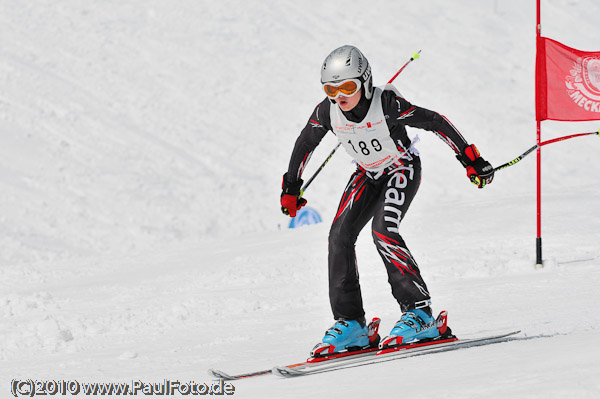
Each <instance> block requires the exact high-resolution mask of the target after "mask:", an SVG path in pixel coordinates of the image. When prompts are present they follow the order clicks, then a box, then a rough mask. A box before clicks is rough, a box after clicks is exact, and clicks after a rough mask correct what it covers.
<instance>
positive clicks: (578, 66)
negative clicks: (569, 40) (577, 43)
mask: <svg viewBox="0 0 600 399" xmlns="http://www.w3.org/2000/svg"><path fill="white" fill-rule="evenodd" d="M535 90H536V119H537V120H538V121H543V120H546V119H552V120H556V121H592V120H599V119H600V52H588V51H580V50H576V49H574V48H571V47H567V46H565V45H564V44H562V43H559V42H557V41H555V40H552V39H548V38H545V37H538V42H537V57H536V79H535Z"/></svg>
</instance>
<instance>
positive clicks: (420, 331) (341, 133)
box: [281, 45, 494, 353]
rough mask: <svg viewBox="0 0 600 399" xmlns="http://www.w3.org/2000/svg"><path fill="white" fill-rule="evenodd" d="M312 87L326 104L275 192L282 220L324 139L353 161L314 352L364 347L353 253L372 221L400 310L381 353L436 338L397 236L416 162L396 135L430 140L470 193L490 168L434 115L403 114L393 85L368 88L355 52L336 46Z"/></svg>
mask: <svg viewBox="0 0 600 399" xmlns="http://www.w3.org/2000/svg"><path fill="white" fill-rule="evenodd" d="M321 83H322V84H323V89H324V90H325V94H326V95H327V97H326V98H325V99H324V100H323V101H322V102H321V103H320V104H319V105H317V107H316V108H315V110H314V111H313V113H312V115H311V117H310V119H309V121H308V123H307V125H306V126H305V127H304V129H302V132H301V133H300V136H299V137H298V139H297V140H296V143H295V146H294V150H293V152H292V155H291V158H290V163H289V167H288V170H287V172H286V173H285V174H284V175H283V184H282V186H283V190H282V193H281V209H282V212H283V213H284V214H286V215H289V216H291V217H295V216H296V212H297V211H298V210H299V209H300V208H301V207H303V206H304V205H305V204H306V202H307V201H306V199H304V198H302V196H301V195H302V193H301V192H300V189H301V187H302V184H303V180H302V179H301V176H302V173H303V171H304V169H305V167H306V164H307V163H308V161H309V159H310V157H311V155H312V153H313V151H314V150H315V148H316V147H317V145H318V144H319V142H320V141H321V139H322V138H323V137H324V136H325V134H326V133H327V132H328V131H332V132H333V133H334V134H335V135H336V137H337V138H338V140H339V141H340V143H341V144H342V146H343V147H344V149H345V150H346V151H347V152H348V154H350V156H351V157H352V158H354V159H355V160H356V163H357V169H356V171H355V172H354V173H353V174H352V176H351V177H350V180H349V182H348V184H347V185H346V189H345V190H344V193H343V194H342V199H341V201H340V204H339V207H338V210H337V213H336V215H335V217H334V220H333V224H332V226H331V230H330V233H329V258H328V264H329V298H330V303H331V309H332V311H333V317H334V319H335V320H336V322H335V324H334V325H333V326H332V327H331V328H330V329H329V330H327V332H326V333H325V336H324V337H323V340H322V343H321V344H318V345H317V346H318V347H319V346H321V347H328V349H327V352H330V353H331V352H339V351H344V350H352V349H356V348H365V347H367V346H368V345H369V338H368V336H367V334H368V331H367V326H366V320H365V312H364V310H363V303H362V296H361V290H360V285H359V278H358V271H357V265H356V257H355V252H354V245H355V243H356V239H357V237H358V234H359V232H360V231H361V230H362V228H363V227H364V226H365V225H366V224H367V222H368V221H369V220H371V219H372V220H373V222H372V235H373V240H374V242H375V246H376V248H377V250H378V252H379V254H380V255H381V258H382V260H383V263H384V264H385V267H386V269H387V274H388V281H389V283H390V285H391V287H392V294H393V296H394V297H395V299H396V300H397V301H398V303H399V305H400V309H401V311H402V317H401V318H400V320H399V321H398V322H397V323H396V325H395V326H394V328H393V329H392V330H391V332H390V334H389V336H388V337H386V338H385V339H383V340H382V341H381V344H380V345H381V346H382V347H383V346H384V345H393V344H400V343H407V342H412V341H416V340H421V339H430V338H435V337H437V336H438V335H439V332H438V329H437V328H436V323H435V318H434V316H433V314H432V310H431V307H430V304H431V297H430V294H429V290H428V289H427V285H426V284H425V282H424V281H423V278H422V277H421V274H420V271H419V268H418V266H417V263H416V262H415V260H414V258H413V257H412V255H411V253H410V252H409V250H408V249H407V247H406V244H405V243H404V240H403V239H402V237H401V235H400V222H401V221H402V218H403V217H404V216H405V215H406V212H407V210H408V207H409V206H410V203H411V201H412V200H413V198H414V196H415V194H416V193H417V189H418V188H419V184H420V181H421V163H420V159H419V153H418V152H417V150H416V149H415V148H414V145H413V144H412V143H411V140H410V139H409V137H408V135H407V133H406V127H405V126H410V127H415V128H420V129H424V130H429V131H432V132H434V133H435V134H436V135H438V137H440V138H441V139H442V140H443V141H444V142H445V143H446V144H448V145H449V146H450V148H451V149H452V150H453V151H454V153H455V154H456V158H457V159H458V160H459V161H460V162H461V163H462V165H463V166H464V167H465V168H466V171H467V176H468V177H469V179H470V180H471V181H472V182H473V183H474V184H476V185H477V186H478V187H479V188H483V187H484V186H485V185H486V184H489V183H491V182H492V179H493V177H494V171H493V168H492V166H491V165H490V164H489V162H487V161H485V160H484V159H483V158H482V157H481V156H480V154H479V151H478V150H477V148H476V147H475V145H472V144H471V145H469V144H467V142H466V141H465V139H464V138H463V137H462V136H461V134H460V133H459V132H458V130H456V128H454V126H453V125H452V124H451V123H450V122H449V121H448V120H447V119H445V118H444V117H443V116H441V115H439V114H437V113H436V112H433V111H430V110H427V109H424V108H421V107H418V106H415V105H412V104H411V103H409V102H408V101H407V100H405V99H404V98H403V97H402V96H401V95H400V94H399V93H398V92H397V91H396V89H395V88H394V87H393V86H392V85H387V86H385V87H373V77H372V75H371V67H370V65H369V62H368V61H367V59H366V58H365V56H364V55H363V54H362V53H361V52H360V51H359V50H358V49H357V48H356V47H354V46H348V45H347V46H342V47H339V48H337V49H335V50H334V51H333V52H331V54H329V55H328V56H327V58H326V59H325V61H324V63H323V66H322V69H321ZM315 348H316V347H315ZM313 352H314V350H313Z"/></svg>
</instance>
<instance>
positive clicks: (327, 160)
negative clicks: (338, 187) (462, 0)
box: [300, 50, 421, 197]
mask: <svg viewBox="0 0 600 399" xmlns="http://www.w3.org/2000/svg"><path fill="white" fill-rule="evenodd" d="M419 54H421V50H419V51H417V52H415V53H412V55H411V57H410V59H409V60H408V61H406V63H405V64H404V65H402V67H401V68H400V69H399V70H398V72H396V74H395V75H394V76H393V77H392V78H391V79H390V81H389V82H388V84H390V83H392V82H393V81H394V80H395V79H396V77H398V75H400V72H402V71H403V70H404V68H406V66H407V65H408V64H410V63H411V62H412V61H414V60H418V59H419ZM341 144H342V143H337V145H336V146H335V148H334V149H333V150H332V151H331V153H330V154H329V156H328V157H327V158H326V159H325V161H323V163H322V164H321V166H320V167H319V169H317V171H316V172H315V173H314V174H313V175H312V176H311V177H310V179H308V181H307V182H306V184H304V187H302V189H300V196H301V197H302V194H304V191H306V189H307V188H308V186H309V185H310V183H312V181H313V180H314V179H315V177H317V175H318V174H319V173H321V171H322V170H323V168H324V167H325V165H327V162H329V160H330V159H331V157H333V154H335V152H336V151H337V149H338V148H339V147H340V145H341Z"/></svg>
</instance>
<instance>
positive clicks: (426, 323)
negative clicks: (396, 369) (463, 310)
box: [379, 309, 453, 349]
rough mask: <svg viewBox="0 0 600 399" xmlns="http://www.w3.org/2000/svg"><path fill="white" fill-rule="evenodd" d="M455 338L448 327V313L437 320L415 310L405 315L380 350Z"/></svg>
mask: <svg viewBox="0 0 600 399" xmlns="http://www.w3.org/2000/svg"><path fill="white" fill-rule="evenodd" d="M450 337H453V335H452V331H451V330H450V328H449V327H448V312H446V311H445V310H444V311H442V312H441V313H440V314H439V316H438V317H437V319H434V318H433V316H432V315H430V314H429V313H427V312H425V311H424V310H423V309H413V310H409V311H408V312H406V313H404V314H403V315H402V317H401V318H400V320H398V322H397V323H396V325H395V326H394V328H393V329H392V331H391V332H390V335H388V336H387V337H385V338H384V339H382V340H381V342H380V343H379V348H380V349H387V348H394V347H397V346H401V345H407V344H411V343H415V342H419V341H425V342H427V341H434V340H437V339H440V338H450Z"/></svg>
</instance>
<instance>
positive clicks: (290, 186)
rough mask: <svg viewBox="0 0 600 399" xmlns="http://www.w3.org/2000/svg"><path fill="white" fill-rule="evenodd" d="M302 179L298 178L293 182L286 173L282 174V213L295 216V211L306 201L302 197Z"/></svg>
mask: <svg viewBox="0 0 600 399" xmlns="http://www.w3.org/2000/svg"><path fill="white" fill-rule="evenodd" d="M302 183H304V182H303V181H302V179H298V180H296V181H294V182H290V181H289V179H288V176H287V173H285V174H284V175H283V183H282V184H281V188H282V190H281V212H283V214H284V215H289V216H290V217H293V218H295V217H296V212H298V210H299V209H300V208H302V207H303V206H304V205H306V203H307V201H306V200H305V199H304V198H302V191H301V190H300V188H301V187H302Z"/></svg>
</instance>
